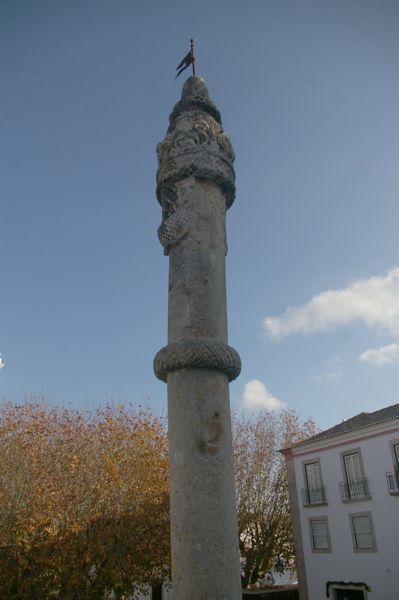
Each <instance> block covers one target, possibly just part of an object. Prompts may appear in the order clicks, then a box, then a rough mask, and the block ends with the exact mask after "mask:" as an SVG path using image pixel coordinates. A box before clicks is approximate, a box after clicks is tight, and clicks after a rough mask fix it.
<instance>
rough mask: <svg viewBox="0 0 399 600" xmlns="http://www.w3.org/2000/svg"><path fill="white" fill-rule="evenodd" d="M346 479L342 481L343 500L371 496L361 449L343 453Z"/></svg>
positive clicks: (362, 498)
mask: <svg viewBox="0 0 399 600" xmlns="http://www.w3.org/2000/svg"><path fill="white" fill-rule="evenodd" d="M342 462H343V467H344V475H345V481H344V482H341V483H340V488H341V497H342V500H343V501H344V502H345V501H348V500H365V499H366V498H369V497H370V494H369V488H368V481H367V479H366V478H365V476H364V471H363V465H362V460H361V455H360V450H356V451H353V452H347V453H344V454H342Z"/></svg>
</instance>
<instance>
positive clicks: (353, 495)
mask: <svg viewBox="0 0 399 600" xmlns="http://www.w3.org/2000/svg"><path fill="white" fill-rule="evenodd" d="M339 488H340V491H341V499H342V502H347V501H348V500H367V499H368V498H370V491H369V484H368V480H367V479H359V480H358V481H348V482H345V483H344V482H342V481H341V483H340V484H339Z"/></svg>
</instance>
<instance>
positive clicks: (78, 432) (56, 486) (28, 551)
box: [0, 404, 170, 600]
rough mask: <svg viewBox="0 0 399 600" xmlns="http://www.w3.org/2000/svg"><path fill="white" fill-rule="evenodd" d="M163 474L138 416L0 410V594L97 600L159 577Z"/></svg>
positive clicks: (150, 422)
mask: <svg viewBox="0 0 399 600" xmlns="http://www.w3.org/2000/svg"><path fill="white" fill-rule="evenodd" d="M167 470H168V460H167V439H166V434H165V429H164V424H163V422H162V420H160V419H157V418H155V417H154V416H152V415H151V414H150V413H149V412H147V411H141V412H134V411H133V410H131V409H130V408H129V409H124V408H117V409H114V408H109V407H108V408H105V409H102V410H97V411H95V412H94V413H93V412H92V413H90V414H89V413H84V412H79V411H78V412H77V411H72V410H62V411H60V410H55V409H54V410H53V409H46V408H43V407H42V406H40V405H38V404H24V405H11V404H6V405H3V406H2V407H0V598H1V599H3V598H4V599H7V600H12V599H14V598H15V599H16V598H32V599H33V598H40V600H42V599H43V600H45V599H47V598H54V597H59V598H62V599H63V600H68V599H72V598H73V599H76V598H79V599H80V598H81V599H86V598H87V599H92V598H93V599H94V598H95V599H96V600H98V599H100V598H103V597H104V593H105V592H106V591H110V590H111V589H113V590H114V591H115V593H116V595H117V597H121V596H122V595H123V593H125V592H127V591H131V589H132V587H135V588H139V587H140V586H141V585H144V584H147V583H156V582H159V581H162V580H163V579H164V578H165V576H166V575H167V573H166V572H165V568H167V565H168V564H169V562H170V559H169V512H168V511H169V506H168V505H169V502H168V482H167Z"/></svg>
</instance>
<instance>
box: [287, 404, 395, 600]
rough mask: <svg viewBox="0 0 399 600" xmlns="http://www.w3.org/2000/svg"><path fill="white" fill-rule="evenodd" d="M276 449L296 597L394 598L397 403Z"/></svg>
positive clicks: (341, 599)
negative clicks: (282, 471)
mask: <svg viewBox="0 0 399 600" xmlns="http://www.w3.org/2000/svg"><path fill="white" fill-rule="evenodd" d="M282 452H283V454H284V456H285V458H286V461H287V470H288V481H289V489H290V503H291V511H292V519H293V528H294V538H295V547H296V555H297V568H298V581H299V593H300V600H322V599H323V598H329V599H330V600H365V599H367V600H396V599H399V404H396V405H394V406H389V407H387V408H383V409H381V410H378V411H376V412H373V413H365V412H363V413H360V414H359V415H356V416H355V417H352V418H351V419H348V420H346V421H343V422H342V423H340V424H338V425H336V426H335V427H332V428H331V429H328V430H327V431H324V432H322V433H319V434H317V435H315V436H313V437H312V438H310V439H308V440H306V441H304V442H302V443H300V444H297V445H295V446H293V447H291V448H287V449H285V450H282Z"/></svg>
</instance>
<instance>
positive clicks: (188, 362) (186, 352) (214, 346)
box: [154, 339, 241, 382]
mask: <svg viewBox="0 0 399 600" xmlns="http://www.w3.org/2000/svg"><path fill="white" fill-rule="evenodd" d="M187 367H189V368H202V369H216V370H218V371H223V373H225V374H226V375H227V377H228V379H229V381H233V379H236V377H238V375H239V374H240V372H241V359H240V355H239V354H238V352H237V351H236V350H234V348H232V347H231V346H228V345H227V344H224V343H223V342H218V341H216V340H211V339H196V340H184V341H182V342H176V343H174V344H169V345H168V346H165V347H164V348H162V349H161V350H160V351H159V352H158V353H157V354H156V356H155V358H154V373H155V375H156V377H158V379H161V380H162V381H165V382H166V381H167V377H168V373H170V372H171V371H177V370H179V369H184V368H187Z"/></svg>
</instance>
